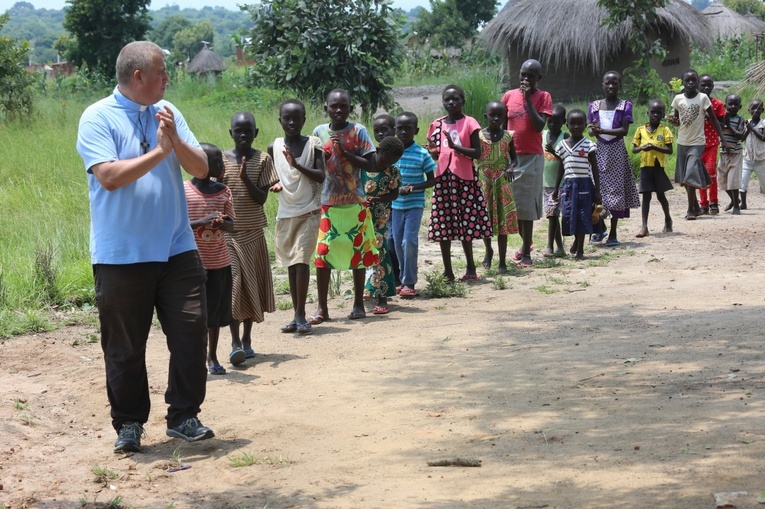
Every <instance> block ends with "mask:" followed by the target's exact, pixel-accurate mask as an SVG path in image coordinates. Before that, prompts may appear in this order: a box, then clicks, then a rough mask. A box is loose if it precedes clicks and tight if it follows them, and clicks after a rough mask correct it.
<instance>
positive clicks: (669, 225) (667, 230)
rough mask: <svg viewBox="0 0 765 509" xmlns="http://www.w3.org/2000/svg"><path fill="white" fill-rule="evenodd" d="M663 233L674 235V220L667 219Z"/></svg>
mask: <svg viewBox="0 0 765 509" xmlns="http://www.w3.org/2000/svg"><path fill="white" fill-rule="evenodd" d="M662 232H663V233H672V220H671V219H667V220H666V221H664V229H663V230H662Z"/></svg>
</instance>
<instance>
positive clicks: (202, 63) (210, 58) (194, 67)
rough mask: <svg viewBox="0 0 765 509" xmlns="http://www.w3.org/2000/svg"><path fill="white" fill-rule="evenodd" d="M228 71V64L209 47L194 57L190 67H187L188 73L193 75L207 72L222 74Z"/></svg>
mask: <svg viewBox="0 0 765 509" xmlns="http://www.w3.org/2000/svg"><path fill="white" fill-rule="evenodd" d="M226 69H227V67H226V63H225V62H224V61H223V59H222V58H221V57H219V56H218V55H217V54H216V53H215V52H214V51H213V50H211V49H210V48H208V47H207V44H205V47H204V48H202V50H201V51H200V52H199V53H197V54H196V55H194V58H192V59H191V62H189V65H187V66H186V72H188V73H191V74H202V73H206V72H222V71H225V70H226Z"/></svg>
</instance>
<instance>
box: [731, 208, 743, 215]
mask: <svg viewBox="0 0 765 509" xmlns="http://www.w3.org/2000/svg"><path fill="white" fill-rule="evenodd" d="M730 213H731V214H733V215H734V216H740V215H741V209H740V208H739V207H738V206H736V207H733V210H731V211H730Z"/></svg>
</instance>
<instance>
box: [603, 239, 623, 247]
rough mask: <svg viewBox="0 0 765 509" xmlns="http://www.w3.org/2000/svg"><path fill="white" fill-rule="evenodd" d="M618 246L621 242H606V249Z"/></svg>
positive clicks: (614, 240)
mask: <svg viewBox="0 0 765 509" xmlns="http://www.w3.org/2000/svg"><path fill="white" fill-rule="evenodd" d="M619 245H621V242H619V241H618V240H616V239H613V240H608V241H606V247H616V246H619Z"/></svg>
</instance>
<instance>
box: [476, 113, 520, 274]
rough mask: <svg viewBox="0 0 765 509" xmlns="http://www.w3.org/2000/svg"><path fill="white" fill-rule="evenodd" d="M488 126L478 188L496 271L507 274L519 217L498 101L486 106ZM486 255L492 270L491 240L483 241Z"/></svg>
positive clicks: (508, 137)
mask: <svg viewBox="0 0 765 509" xmlns="http://www.w3.org/2000/svg"><path fill="white" fill-rule="evenodd" d="M484 116H485V117H486V120H487V121H488V127H486V128H485V129H482V130H481V132H480V133H479V139H480V141H481V157H480V159H478V160H476V163H475V164H476V167H477V169H478V180H479V182H480V185H481V191H482V192H483V197H484V200H486V211H487V212H488V213H489V216H490V217H491V226H492V233H493V234H494V235H496V236H497V246H498V251H499V253H498V254H499V266H498V267H497V272H499V273H500V274H505V273H507V235H508V234H511V233H518V215H517V214H516V211H515V200H514V199H513V190H512V188H511V187H510V183H511V182H512V181H513V169H514V168H515V166H516V165H517V164H518V159H517V157H516V154H515V144H514V143H513V132H512V131H508V130H506V129H505V126H506V125H507V107H506V106H505V105H504V104H502V103H501V102H498V101H492V102H490V103H489V104H487V105H486V113H485V114H484ZM483 243H484V245H485V246H486V255H485V256H484V259H483V266H484V267H485V268H487V269H488V268H490V267H491V259H492V257H493V256H494V250H493V249H492V248H491V238H490V237H486V238H485V239H483Z"/></svg>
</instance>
